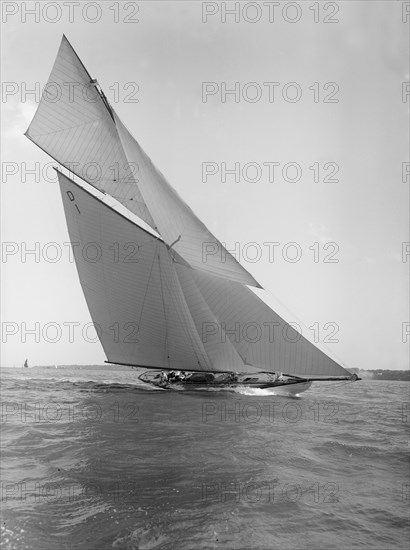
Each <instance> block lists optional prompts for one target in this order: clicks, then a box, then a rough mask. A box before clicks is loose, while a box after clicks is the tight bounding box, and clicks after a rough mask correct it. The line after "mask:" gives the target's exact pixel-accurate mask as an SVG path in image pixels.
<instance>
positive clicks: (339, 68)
mask: <svg viewBox="0 0 410 550" xmlns="http://www.w3.org/2000/svg"><path fill="white" fill-rule="evenodd" d="M23 4H25V10H26V11H24V6H23ZM77 4H78V5H77ZM407 5H408V3H406V2H399V1H397V2H396V1H394V2H391V1H386V2H384V1H372V0H369V1H360V0H359V1H356V2H353V1H341V2H318V3H317V2H310V1H301V2H290V3H289V2H279V3H278V5H276V4H275V3H269V2H268V3H261V2H260V3H256V2H246V3H241V4H239V3H238V4H237V6H236V3H235V2H218V3H217V2H187V1H181V2H177V1H173V0H171V1H167V2H161V1H150V2H113V1H110V0H109V1H104V2H79V3H76V2H68V3H65V4H57V3H55V2H26V3H19V2H2V39H1V46H2V53H1V61H2V103H1V109H2V187H1V193H2V226H1V230H2V262H1V269H2V304H1V308H2V309H1V314H2V356H1V365H2V366H11V367H12V366H16V367H19V366H21V365H22V364H23V362H24V360H25V359H26V358H28V359H29V363H30V364H33V365H53V364H95V363H102V362H103V361H104V360H105V355H104V352H103V350H102V347H101V345H100V344H99V342H98V341H95V340H96V338H95V333H93V331H92V328H90V326H89V324H90V323H91V318H90V315H89V312H88V309H87V306H86V303H85V299H84V296H83V293H82V290H81V286H80V283H79V279H78V275H77V272H76V268H75V264H74V263H73V261H72V256H71V254H70V251H69V247H68V246H67V245H65V244H64V243H68V242H69V237H68V233H67V228H66V224H65V218H64V212H63V206H62V201H61V196H60V191H59V189H58V185H57V184H56V181H55V176H54V174H53V171H52V170H51V169H49V166H51V164H50V165H49V164H48V163H51V162H52V159H50V158H49V157H48V156H47V155H46V154H45V153H43V152H42V151H41V150H40V149H38V148H37V147H36V146H35V145H34V144H33V143H31V142H30V141H29V140H28V139H27V138H25V137H24V135H23V134H24V132H25V131H26V129H27V127H28V125H29V123H30V121H31V118H32V116H33V115H34V112H35V109H36V103H38V101H39V99H40V93H41V90H42V89H43V87H44V85H45V83H46V82H47V79H48V75H49V73H50V71H51V68H52V65H53V63H54V59H55V56H56V54H57V50H58V47H59V44H60V41H61V37H62V34H63V33H64V34H65V35H66V36H67V38H68V39H69V40H70V42H71V44H72V45H73V47H74V49H75V50H76V52H77V53H78V55H79V56H80V58H81V59H82V61H83V63H84V64H85V66H86V67H87V69H88V71H89V72H90V74H91V75H92V77H93V78H97V79H98V82H99V84H100V85H101V87H102V88H103V90H104V91H105V94H106V96H107V98H108V100H109V102H110V103H112V105H113V106H114V108H115V109H116V111H117V113H118V114H119V116H120V117H121V119H122V120H123V121H124V122H125V123H126V125H127V127H128V128H129V129H130V131H131V132H132V133H133V135H134V136H135V137H136V139H137V140H138V141H139V143H140V144H141V145H142V147H143V148H144V150H145V151H146V152H147V153H148V155H149V156H150V157H151V159H152V160H153V161H154V163H155V164H156V166H157V167H159V169H160V170H161V172H162V173H163V174H164V175H165V176H166V177H167V179H168V181H169V182H170V183H171V184H172V185H173V187H174V188H175V189H176V190H177V191H178V193H179V194H180V195H181V196H182V197H183V199H184V200H185V201H186V202H187V203H188V204H189V206H190V207H191V208H192V209H193V211H194V212H195V213H196V214H197V215H198V217H199V218H200V219H201V220H202V221H204V223H205V224H206V225H207V227H209V229H210V230H211V231H212V233H213V234H214V235H216V236H217V237H218V238H219V240H220V241H221V242H223V243H226V245H227V248H228V249H229V250H235V255H236V257H237V259H238V260H239V261H240V262H241V263H242V265H243V266H244V267H245V268H246V269H248V271H249V272H250V273H251V274H252V275H253V276H254V277H255V278H256V279H257V280H258V281H259V282H260V283H261V284H262V286H263V287H264V288H265V289H266V291H267V292H266V294H265V300H266V301H267V302H268V303H269V305H271V306H272V307H274V308H275V309H276V310H277V311H278V312H279V313H282V314H283V315H284V316H285V318H286V319H287V320H293V321H295V320H296V321H298V322H299V323H300V326H301V327H302V333H303V335H304V336H307V337H308V338H310V339H314V340H315V341H317V340H319V342H318V343H319V345H323V346H325V348H327V349H328V350H329V351H330V352H331V353H332V355H334V356H335V357H337V358H338V359H340V361H341V362H342V363H343V364H344V365H346V366H347V367H353V368H363V369H376V368H385V369H405V368H408V349H409V348H408V342H409V341H410V334H409V333H410V325H409V310H408V302H409V296H408V288H409V286H408V282H409V281H408V267H409V263H410V255H408V254H407V253H406V251H407V250H410V249H409V248H408V246H407V245H406V243H408V241H409V240H410V239H409V235H408V223H409V195H408V193H409V180H410V175H408V173H407V172H408V166H409V164H408V163H409V153H408V151H409V131H408V118H409V104H410V95H409V94H407V92H406V91H407V90H408V89H410V88H409V87H407V85H406V82H408V81H409V80H410V77H409V47H408V43H409V27H408V21H409V19H410V14H409V15H407V9H408V8H407ZM235 6H236V8H235ZM30 10H31V11H30ZM232 10H236V12H234V13H232ZM406 21H407V24H406ZM229 90H236V93H229ZM30 91H31V92H30ZM249 163H251V164H249ZM235 166H236V169H237V172H236V174H235V173H232V170H233V169H234V168H235ZM230 170H231V172H229V171H230ZM36 243H38V244H36ZM50 243H54V244H50ZM264 243H265V244H264ZM266 243H268V244H266ZM269 243H270V244H269ZM272 243H277V244H272ZM292 243H293V244H292ZM29 250H34V253H31V254H30V253H28V251H29ZM67 323H74V324H75V327H76V329H75V332H74V335H72V334H70V331H69V328H68V324H67ZM73 326H74V325H73ZM309 327H313V328H309ZM30 331H31V332H30ZM334 331H336V332H334ZM325 340H327V342H325ZM329 340H336V341H335V342H329Z"/></svg>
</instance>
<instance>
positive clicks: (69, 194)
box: [67, 191, 81, 214]
mask: <svg viewBox="0 0 410 550" xmlns="http://www.w3.org/2000/svg"><path fill="white" fill-rule="evenodd" d="M67 196H68V198H69V199H70V201H71V202H74V201H75V197H74V195H73V193H72V191H67ZM74 206H75V207H76V208H77V211H78V213H79V214H81V212H80V209H79V208H78V205H77V203H76V202H74Z"/></svg>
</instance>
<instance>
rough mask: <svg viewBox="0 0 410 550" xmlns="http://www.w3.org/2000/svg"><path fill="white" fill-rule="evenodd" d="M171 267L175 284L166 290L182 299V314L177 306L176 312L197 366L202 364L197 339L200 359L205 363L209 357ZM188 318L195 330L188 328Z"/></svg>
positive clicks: (176, 276)
mask: <svg viewBox="0 0 410 550" xmlns="http://www.w3.org/2000/svg"><path fill="white" fill-rule="evenodd" d="M170 256H171V255H170ZM171 259H172V256H171ZM172 269H173V270H174V271H173V272H172V273H173V280H174V283H175V284H174V287H173V288H171V286H167V289H168V292H169V294H170V296H171V297H172V295H173V293H175V292H176V293H177V295H176V298H175V300H178V297H180V298H181V299H182V300H181V302H182V304H181V305H182V308H183V310H182V314H181V313H180V311H179V308H176V314H177V315H178V318H179V321H180V323H181V327H182V328H183V329H184V331H185V334H186V337H187V340H188V341H189V342H190V343H191V347H192V350H193V352H194V354H195V357H196V361H197V363H198V365H199V366H202V363H201V358H200V356H199V355H198V351H197V347H198V341H199V349H200V350H201V354H202V355H203V358H202V359H203V360H204V359H205V361H204V363H205V364H206V363H209V358H208V356H207V353H206V350H205V348H204V346H203V343H202V340H201V338H200V336H199V332H198V329H197V328H196V325H195V321H194V319H193V318H192V313H191V310H190V309H189V306H188V304H187V302H186V299H185V296H184V292H183V290H182V287H181V281H180V280H179V277H178V274H177V272H176V271H175V269H174V267H173V266H172ZM175 287H176V288H175ZM184 306H185V307H184ZM184 309H185V315H184ZM187 319H188V323H187ZM189 319H190V320H191V321H192V325H193V329H194V331H195V332H193V331H192V330H190V326H189ZM195 335H197V336H198V341H197V340H196V339H195ZM201 347H202V349H201ZM211 364H212V363H211Z"/></svg>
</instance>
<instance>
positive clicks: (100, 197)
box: [26, 36, 358, 393]
mask: <svg viewBox="0 0 410 550" xmlns="http://www.w3.org/2000/svg"><path fill="white" fill-rule="evenodd" d="M26 136H27V137H28V138H29V139H30V140H32V141H33V142H34V143H35V144H37V145H38V146H39V147H40V148H41V149H43V150H44V151H45V152H46V153H48V154H49V155H50V156H51V157H52V158H53V159H55V160H56V161H57V162H58V163H59V164H60V165H61V166H62V167H64V168H65V169H67V170H68V171H69V173H71V174H70V177H69V176H68V175H66V174H65V173H63V172H62V171H60V170H57V172H58V180H59V184H60V188H61V194H62V199H63V205H64V210H65V215H66V220H67V226H68V231H69V235H70V239H71V242H72V244H73V253H74V257H75V261H76V265H77V269H78V274H79V278H80V281H81V285H82V288H83V291H84V295H85V299H86V301H87V304H88V308H89V310H90V313H91V317H92V319H93V321H94V325H95V327H96V330H97V334H98V336H99V339H100V341H101V344H102V346H103V348H104V351H105V354H106V356H107V359H108V361H107V362H108V363H112V364H117V365H129V366H132V367H142V366H143V367H145V368H146V369H147V372H146V373H144V374H143V375H141V376H140V379H141V380H142V381H143V382H147V383H149V384H152V385H155V386H159V387H163V388H175V389H181V388H185V389H193V388H195V389H210V388H212V389H213V388H222V389H236V388H238V387H247V386H249V387H253V388H278V389H279V388H282V389H284V390H286V391H289V392H290V393H300V392H302V391H305V390H306V389H308V388H309V387H310V385H311V383H312V382H313V381H323V380H356V379H358V377H357V375H356V374H352V373H351V372H349V370H348V369H346V368H345V367H342V366H341V365H340V364H339V363H338V362H336V361H335V360H334V359H332V358H331V357H329V355H328V354H326V353H324V352H323V351H322V350H320V349H319V348H318V347H316V346H315V345H314V344H312V343H311V342H310V341H308V340H307V339H306V338H305V337H303V336H302V335H301V334H299V333H298V332H297V331H296V330H295V329H294V328H293V327H291V326H290V325H289V324H288V323H287V322H286V321H285V320H284V319H283V318H282V317H281V316H280V315H278V314H277V313H276V312H275V311H274V310H272V309H271V308H270V307H268V305H267V304H266V303H265V302H264V301H262V300H261V299H260V298H259V297H258V296H257V295H256V293H255V292H254V291H253V290H252V288H259V289H260V288H262V287H261V286H260V285H259V284H258V282H257V281H256V280H255V279H254V277H253V276H252V275H251V274H250V273H249V272H248V271H247V270H246V269H245V268H244V267H243V266H242V265H241V264H240V263H238V261H237V260H236V259H235V258H234V257H233V256H232V255H231V254H230V253H229V252H228V251H227V250H226V249H225V248H224V247H223V246H222V244H221V243H220V242H219V240H218V239H217V238H216V237H215V236H214V235H212V233H211V232H210V231H209V230H208V229H207V227H206V226H205V225H204V224H203V223H202V222H201V221H200V220H199V219H198V218H197V217H196V216H195V214H194V213H193V212H192V210H191V209H190V208H189V207H188V206H187V205H186V204H185V202H184V201H183V200H182V199H181V198H180V197H179V196H178V194H177V193H176V191H175V190H174V189H173V188H172V187H171V186H170V184H169V183H168V182H167V181H166V179H165V178H164V176H163V175H162V174H161V173H160V172H159V171H158V170H157V168H156V167H155V166H154V165H153V163H152V162H151V160H150V159H149V157H148V156H147V155H146V154H145V152H144V151H143V150H142V148H141V147H140V145H139V144H138V142H137V141H136V140H135V139H134V137H133V136H132V135H131V134H130V132H129V131H128V130H127V128H126V127H125V125H124V124H123V123H122V121H121V120H120V118H119V117H118V115H117V113H116V112H115V110H114V109H113V108H112V106H111V105H110V104H109V103H108V101H107V98H106V96H105V95H104V93H103V91H102V90H101V88H100V87H99V85H98V83H97V81H96V80H94V79H92V78H91V76H90V74H89V73H88V72H87V70H86V69H85V67H84V65H83V64H82V62H81V60H80V59H79V57H78V56H77V54H76V53H75V51H74V49H73V48H72V46H71V45H70V43H69V42H68V40H67V39H66V37H65V36H63V39H62V42H61V45H60V49H59V51H58V54H57V58H56V61H55V63H54V66H53V69H52V72H51V74H50V78H49V81H48V84H47V85H46V87H45V93H44V94H43V97H42V99H41V102H40V104H39V106H38V109H37V111H36V114H35V116H34V118H33V120H32V122H31V124H30V126H29V128H28V130H27V132H26ZM74 178H77V181H74ZM181 370H183V371H185V373H184V374H183V375H182V376H181V375H179V374H177V375H174V376H173V375H172V372H173V371H181ZM167 372H168V373H170V374H171V375H170V376H166V374H165V373H167Z"/></svg>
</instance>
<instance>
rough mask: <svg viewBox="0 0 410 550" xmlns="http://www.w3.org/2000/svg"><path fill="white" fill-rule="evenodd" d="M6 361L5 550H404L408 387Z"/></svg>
mask: <svg viewBox="0 0 410 550" xmlns="http://www.w3.org/2000/svg"><path fill="white" fill-rule="evenodd" d="M1 372H2V486H1V499H2V510H3V516H2V527H1V529H2V545H3V547H4V548H7V549H10V550H23V549H30V550H59V549H67V550H71V549H72V550H88V549H96V550H97V549H98V550H103V549H127V550H128V549H129V550H131V549H141V550H142V549H147V550H148V549H150V550H151V549H177V550H185V549H189V550H191V549H192V550H194V549H195V550H196V549H198V550H200V549H219V548H220V549H224V550H225V549H256V550H259V549H269V550H272V549H280V550H282V549H287V548H289V549H302V548H309V549H310V548H312V549H324V550H328V549H332V548H335V549H336V548H337V549H346V550H348V549H359V548H371V549H380V550H381V549H383V550H385V549H390V548H391V549H393V548H394V549H401V548H406V549H407V548H408V544H409V500H410V494H409V492H410V491H409V489H410V482H409V454H408V453H409V446H408V442H409V439H408V429H409V419H410V408H409V393H408V392H409V384H408V382H390V381H373V380H363V381H360V382H355V383H350V382H349V383H345V382H337V383H333V382H332V383H315V384H313V385H312V387H311V389H310V390H308V391H306V392H305V393H302V394H301V395H300V397H293V398H292V397H287V396H283V395H281V396H279V395H275V394H274V392H272V391H271V390H250V389H249V390H246V389H244V390H242V391H240V392H226V391H210V392H202V391H201V392H200V391H189V392H187V391H183V392H182V391H179V392H176V391H166V390H162V389H158V388H151V387H150V386H148V385H146V384H143V383H142V382H140V381H139V380H138V378H137V376H138V374H139V372H138V371H136V370H133V369H130V368H126V367H113V366H105V367H61V368H50V367H47V368H46V367H34V368H30V369H4V368H3V369H1Z"/></svg>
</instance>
